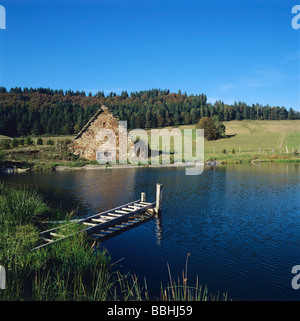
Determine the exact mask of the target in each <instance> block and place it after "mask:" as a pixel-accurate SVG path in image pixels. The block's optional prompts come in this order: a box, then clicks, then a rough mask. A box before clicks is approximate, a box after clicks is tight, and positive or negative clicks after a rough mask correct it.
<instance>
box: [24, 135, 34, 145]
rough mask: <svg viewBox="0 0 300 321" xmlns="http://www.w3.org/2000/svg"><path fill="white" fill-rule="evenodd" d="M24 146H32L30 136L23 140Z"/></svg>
mask: <svg viewBox="0 0 300 321" xmlns="http://www.w3.org/2000/svg"><path fill="white" fill-rule="evenodd" d="M25 145H28V146H31V145H33V140H32V139H31V137H30V136H27V137H26V138H25Z"/></svg>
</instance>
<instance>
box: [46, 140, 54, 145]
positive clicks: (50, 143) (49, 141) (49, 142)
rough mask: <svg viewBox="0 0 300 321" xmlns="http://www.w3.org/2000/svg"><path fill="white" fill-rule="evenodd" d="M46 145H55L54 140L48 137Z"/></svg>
mask: <svg viewBox="0 0 300 321" xmlns="http://www.w3.org/2000/svg"><path fill="white" fill-rule="evenodd" d="M46 145H51V146H53V145H54V140H53V139H48V140H47V142H46Z"/></svg>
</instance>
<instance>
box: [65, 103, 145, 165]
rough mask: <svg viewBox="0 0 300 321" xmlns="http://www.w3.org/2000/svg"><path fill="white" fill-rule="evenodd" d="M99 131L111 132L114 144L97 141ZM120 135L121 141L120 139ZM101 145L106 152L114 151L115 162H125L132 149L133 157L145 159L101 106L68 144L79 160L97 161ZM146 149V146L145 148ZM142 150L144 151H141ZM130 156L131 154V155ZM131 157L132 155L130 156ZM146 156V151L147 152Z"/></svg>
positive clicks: (116, 120) (125, 129)
mask: <svg viewBox="0 0 300 321" xmlns="http://www.w3.org/2000/svg"><path fill="white" fill-rule="evenodd" d="M101 129H108V130H111V131H112V132H113V133H114V134H115V137H116V139H115V142H112V143H111V146H110V145H109V141H108V140H107V139H99V132H100V130H101ZM121 134H122V137H123V139H121V138H120V137H121ZM124 137H125V139H124ZM103 144H106V145H105V146H106V147H107V149H108V150H115V151H116V160H120V158H121V159H122V160H123V163H124V159H125V160H126V163H127V156H129V154H128V153H129V152H130V151H131V153H132V151H133V149H134V154H135V155H134V156H140V155H141V156H143V157H146V154H145V153H144V152H143V155H142V154H140V151H141V148H140V149H139V150H136V148H135V142H134V141H133V140H132V139H131V138H130V135H129V138H127V128H125V127H124V126H120V124H119V120H118V119H117V118H115V117H114V115H113V114H112V113H111V112H110V111H109V109H108V108H107V107H105V106H102V107H101V108H100V109H99V110H98V111H97V113H96V114H95V115H94V116H93V117H92V118H91V119H90V120H89V121H88V123H87V124H86V125H85V126H84V127H83V128H82V130H81V131H80V132H79V133H78V134H77V136H76V137H75V138H74V140H73V142H72V143H71V144H70V146H69V149H70V151H71V152H72V153H73V154H74V155H78V156H80V157H81V158H85V159H89V160H97V152H98V150H99V148H100V147H101V146H102V147H103ZM147 148H148V146H147ZM143 150H144V149H143ZM131 155H132V154H131ZM132 156H133V155H132ZM147 156H148V150H147Z"/></svg>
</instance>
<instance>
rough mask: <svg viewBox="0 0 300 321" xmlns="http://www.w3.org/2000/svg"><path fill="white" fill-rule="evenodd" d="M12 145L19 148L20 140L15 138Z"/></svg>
mask: <svg viewBox="0 0 300 321" xmlns="http://www.w3.org/2000/svg"><path fill="white" fill-rule="evenodd" d="M12 145H13V147H18V146H19V140H18V139H16V138H14V139H13V141H12Z"/></svg>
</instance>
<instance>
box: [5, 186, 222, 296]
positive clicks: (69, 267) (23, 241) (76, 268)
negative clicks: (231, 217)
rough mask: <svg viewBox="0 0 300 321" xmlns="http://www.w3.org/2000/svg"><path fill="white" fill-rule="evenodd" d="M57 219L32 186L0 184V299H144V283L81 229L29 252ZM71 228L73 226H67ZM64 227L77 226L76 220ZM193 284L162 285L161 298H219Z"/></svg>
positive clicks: (146, 291) (145, 288)
mask: <svg viewBox="0 0 300 321" xmlns="http://www.w3.org/2000/svg"><path fill="white" fill-rule="evenodd" d="M49 218H51V219H54V218H57V215H56V212H55V211H53V210H52V209H51V208H50V207H49V206H47V204H45V202H44V201H43V197H42V196H41V195H40V194H38V193H37V192H36V191H35V190H31V189H28V188H20V187H18V188H8V187H6V186H5V184H4V183H3V182H0V265H1V266H3V267H4V268H5V270H6V289H5V290H0V300H14V301H15V300H16V301H23V300H37V301H38V300H43V301H45V300H51V301H53V300H55V301H69V300H78V301H83V300H87V301H94V300H97V301H98V300H101V301H111V300H113V301H117V300H122V301H130V300H133V301H136V300H149V299H150V298H149V294H148V288H147V284H146V281H144V282H140V280H139V278H138V276H136V275H135V274H129V273H128V274H125V275H124V274H121V273H120V272H119V271H118V269H117V264H115V263H114V262H112V260H111V257H110V255H109V253H108V252H107V250H106V249H105V248H103V247H102V246H101V245H99V244H96V243H95V242H93V241H92V239H91V238H90V237H89V236H87V235H85V234H83V233H81V234H77V235H76V237H75V236H74V237H72V238H68V239H65V240H64V241H61V242H57V243H55V244H53V245H51V246H49V247H47V248H43V249H40V250H35V251H32V250H31V249H32V248H34V247H35V246H36V245H37V244H38V242H39V231H40V230H41V229H45V226H44V225H41V221H44V220H47V219H49ZM72 226H73V227H72ZM72 226H71V225H70V227H68V228H69V229H72V231H74V230H73V229H74V228H76V224H73V225H72ZM226 298H227V297H226V296H225V297H223V298H221V297H219V296H218V295H217V296H213V295H211V294H209V293H208V291H207V288H206V287H205V288H202V287H201V285H198V284H197V283H196V285H195V286H188V285H187V284H186V281H184V280H183V283H181V284H180V283H179V281H178V282H175V281H173V280H172V278H170V284H168V285H167V286H163V285H162V289H161V293H160V299H161V300H218V299H226Z"/></svg>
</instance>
